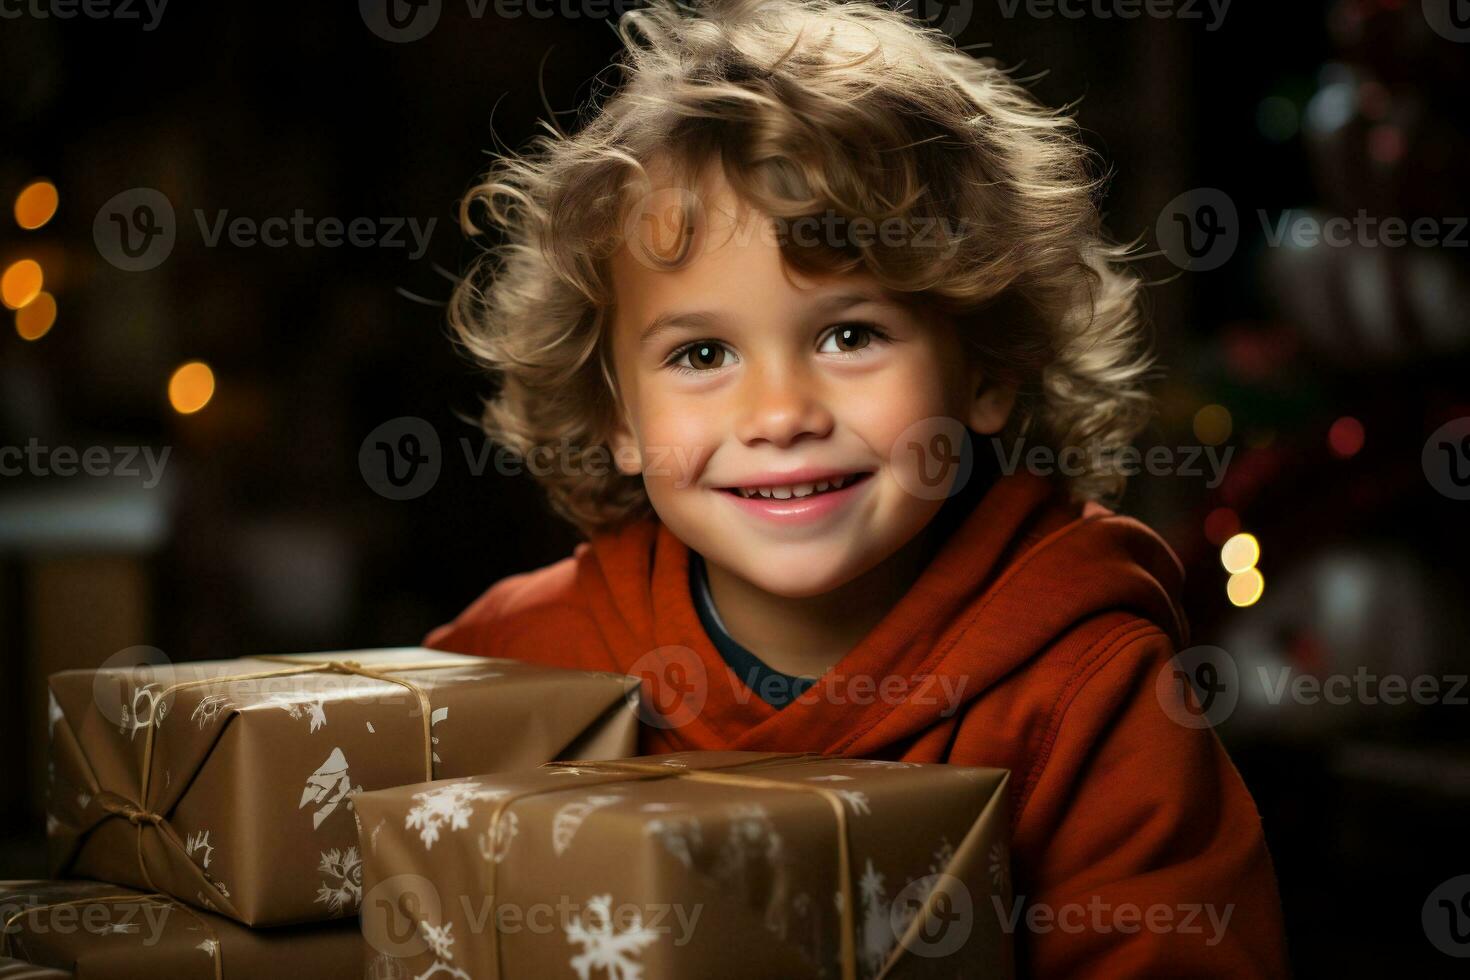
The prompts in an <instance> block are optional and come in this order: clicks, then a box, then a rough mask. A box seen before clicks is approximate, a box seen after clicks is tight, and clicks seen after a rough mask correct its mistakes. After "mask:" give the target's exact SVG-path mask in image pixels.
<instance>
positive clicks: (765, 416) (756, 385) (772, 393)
mask: <svg viewBox="0 0 1470 980" xmlns="http://www.w3.org/2000/svg"><path fill="white" fill-rule="evenodd" d="M737 411H738V416H737V418H736V423H735V435H736V438H738V439H739V440H740V441H741V442H742V443H744V444H746V445H748V446H753V445H757V444H759V443H768V444H770V445H772V446H776V447H778V448H785V447H787V446H790V445H792V444H793V443H795V442H797V441H799V440H801V439H807V438H811V439H822V438H825V437H827V436H828V435H830V434H831V433H832V426H833V418H832V413H831V411H830V410H829V409H828V407H827V404H826V400H825V399H824V398H823V397H822V396H821V393H820V392H819V391H816V390H815V386H814V385H813V384H812V383H811V381H810V379H809V378H806V377H805V376H803V375H802V374H801V373H800V372H799V371H790V370H776V369H771V368H769V367H768V368H766V369H764V370H761V369H756V370H751V371H749V372H747V373H746V376H745V377H744V378H743V379H742V385H741V391H740V403H739V406H738V408H737Z"/></svg>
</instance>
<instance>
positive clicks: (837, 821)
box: [0, 649, 1013, 980]
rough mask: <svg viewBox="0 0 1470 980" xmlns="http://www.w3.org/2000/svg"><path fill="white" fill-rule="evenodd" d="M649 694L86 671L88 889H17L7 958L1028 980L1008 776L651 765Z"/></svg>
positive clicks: (585, 685) (171, 968) (82, 813)
mask: <svg viewBox="0 0 1470 980" xmlns="http://www.w3.org/2000/svg"><path fill="white" fill-rule="evenodd" d="M637 694H638V682H637V680H636V679H633V678H628V677H622V676H619V675H614V674H605V673H597V672H589V671H566V670H552V669H548V668H543V667H538V666H534V665H530V664H525V663H520V662H516V661H507V660H494V659H486V658H478V657H462V656H457V655H452V654H442V653H437V652H433V651H427V650H417V649H413V650H392V651H363V652H356V653H347V654H332V655H323V654H307V655H297V656H290V657H261V658H250V659H244V660H235V661H215V662H205V663H196V664H184V665H159V666H153V667H148V666H144V667H132V668H126V669H104V670H96V671H68V672H63V673H60V674H56V675H54V676H53V677H52V679H51V698H52V703H51V709H50V725H51V798H50V806H49V813H48V821H47V829H48V839H49V842H50V847H51V861H52V867H53V871H54V873H55V875H56V876H57V880H52V881H45V882H34V881H32V882H9V883H0V914H3V915H4V918H5V921H4V923H3V925H4V927H5V932H4V937H3V938H4V945H3V946H0V957H11V958H13V961H7V960H4V959H0V977H4V976H6V975H8V974H6V973H4V972H3V970H4V969H15V970H24V969H27V968H29V969H33V970H35V971H37V972H35V973H34V974H33V975H34V976H36V977H38V978H44V977H47V976H73V977H78V978H102V977H106V978H119V980H127V978H132V977H138V978H144V977H147V978H148V980H155V978H158V977H180V978H186V980H187V978H190V977H199V978H201V980H204V978H214V980H227V978H231V980H232V978H244V977H257V976H260V977H265V976H273V975H275V973H276V972H277V971H278V970H279V969H283V968H286V967H291V968H293V969H295V970H296V971H297V972H300V973H302V974H303V975H306V976H311V977H316V978H337V977H341V978H344V980H345V978H347V977H349V976H350V977H363V976H366V977H370V978H389V977H433V976H443V977H448V978H458V980H471V978H473V980H481V978H484V980H519V978H536V980H541V978H556V977H566V978H569V980H571V978H575V980H603V978H606V980H629V978H639V980H661V978H686V977H696V976H697V977H701V978H714V980H719V978H731V980H734V978H742V980H744V978H750V977H780V978H797V977H810V978H833V980H838V978H840V980H860V978H861V980H868V978H877V977H892V978H898V977H971V976H976V975H982V974H983V975H986V976H996V977H1002V978H1004V977H1009V976H1011V975H1012V972H1013V968H1012V951H1011V947H1010V941H1009V938H1010V937H1009V936H1008V935H1007V934H1006V933H1005V931H1004V929H1003V928H1002V918H1001V917H1000V916H999V915H997V914H996V910H998V909H1001V908H1009V907H1010V882H1009V880H1008V874H1009V858H1008V854H1007V846H1008V836H1007V835H1008V829H1009V811H1008V804H1007V802H1006V783H1007V779H1008V776H1007V773H1006V772H1005V771H1004V770H997V769H982V768H974V767H960V766H947V765H923V764H918V763H912V762H898V761H886V760H864V759H847V758H836V757H823V756H819V755H811V754H799V753H758V752H687V753H679V754H674V755H663V756H642V757H632V753H633V752H634V751H635V745H636V740H637V723H636V710H637ZM365 899H366V900H367V901H365ZM359 911H360V912H361V914H360V917H359ZM62 922H65V923H70V924H71V927H70V928H59V927H58V923H62ZM732 951H734V952H733V954H732ZM28 965H29V966H28ZM15 975H17V976H21V975H31V974H24V973H17V974H15Z"/></svg>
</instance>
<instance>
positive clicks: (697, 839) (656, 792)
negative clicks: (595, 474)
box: [357, 752, 1013, 980]
mask: <svg viewBox="0 0 1470 980" xmlns="http://www.w3.org/2000/svg"><path fill="white" fill-rule="evenodd" d="M1008 778H1009V776H1008V773H1007V772H1006V771H1005V770H1002V769H982V768H972V767H961V766H945V765H921V764H918V763H904V762H885V761H876V760H860V759H842V758H828V757H822V756H815V755H794V754H790V753H758V752H687V753H676V754H673V755H662V756H643V757H639V758H636V759H626V760H620V761H615V762H587V761H577V762H558V763H548V764H546V765H544V766H541V767H539V768H537V769H534V770H529V771H525V772H515V773H502V774H499V775H491V776H483V777H475V778H469V779H454V780H439V781H437V782H433V783H427V784H423V785H419V786H401V787H397V788H394V789H388V790H381V791H378V792H374V793H364V794H362V795H361V796H359V797H358V798H357V807H358V815H359V817H360V826H361V833H362V838H361V846H362V849H363V866H364V874H363V884H364V888H365V889H366V890H367V900H366V901H365V903H364V906H363V933H364V936H365V938H366V940H367V944H368V946H369V956H376V957H377V958H378V960H379V961H380V963H381V964H382V965H381V967H380V969H382V970H383V971H384V972H391V969H390V964H392V963H394V962H396V966H397V967H398V968H400V969H401V970H403V972H404V973H405V975H408V976H423V977H428V976H439V977H444V978H458V980H469V978H473V980H522V978H530V977H534V978H536V980H557V978H567V980H573V978H575V980H601V978H603V977H609V978H626V977H638V978H642V980H674V978H677V980H684V978H689V977H699V978H700V980H721V978H729V980H736V978H739V980H748V978H752V977H773V978H774V977H779V978H781V980H793V978H800V977H828V978H833V980H836V978H845V980H855V978H858V977H863V978H871V977H879V976H882V977H936V978H938V977H943V978H952V977H966V978H970V977H980V976H984V977H1001V978H1004V977H1009V976H1011V975H1012V970H1013V967H1012V955H1013V954H1012V950H1011V946H1010V937H1009V935H1008V934H1007V933H1006V932H1005V931H1004V930H1003V929H1002V927H1001V919H1000V917H999V916H997V915H996V913H995V909H996V907H997V906H996V904H995V903H996V902H997V901H998V902H999V907H1006V906H1008V905H1009V903H1010V884H1009V881H1008V873H1009V860H1008V852H1007V847H1008V828H1009V823H1008V820H1009V815H1008V810H1007V804H1006V800H1005V793H1006V783H1007V780H1008Z"/></svg>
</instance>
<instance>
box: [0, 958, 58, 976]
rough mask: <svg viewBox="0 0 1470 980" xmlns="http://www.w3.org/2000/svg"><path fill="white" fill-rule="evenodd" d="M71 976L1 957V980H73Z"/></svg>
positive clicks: (45, 967)
mask: <svg viewBox="0 0 1470 980" xmlns="http://www.w3.org/2000/svg"><path fill="white" fill-rule="evenodd" d="M71 976H72V975H71V974H70V973H68V972H66V971H65V970H53V969H51V968H50V967H49V966H37V965H36V964H34V963H27V962H26V961H25V960H15V959H11V958H10V957H9V956H0V980H71Z"/></svg>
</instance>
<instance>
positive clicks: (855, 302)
mask: <svg viewBox="0 0 1470 980" xmlns="http://www.w3.org/2000/svg"><path fill="white" fill-rule="evenodd" d="M864 303H872V304H873V305H875V306H891V307H898V306H900V305H901V304H900V303H899V302H898V301H897V300H895V299H892V298H890V297H887V296H879V295H873V294H871V293H863V292H845V293H834V294H832V295H830V296H825V297H823V298H822V299H820V300H818V301H817V302H816V303H815V304H814V305H815V307H816V309H817V311H818V312H819V313H821V314H823V315H828V316H830V315H831V314H832V313H835V312H836V311H838V310H845V309H849V308H851V307H854V306H861V305H863V304H864ZM724 321H725V317H724V316H723V315H722V314H720V313H719V312H717V311H715V310H687V311H682V312H676V313H660V314H659V315H658V316H656V317H654V318H653V319H652V320H650V321H648V326H646V327H644V328H643V333H642V334H640V335H639V338H638V345H639V346H640V347H646V346H648V345H649V344H650V343H652V342H653V340H654V338H656V337H657V336H658V335H659V334H661V333H665V332H667V331H669V330H674V329H677V328H679V327H710V326H715V325H718V324H720V323H723V322H724Z"/></svg>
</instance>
